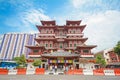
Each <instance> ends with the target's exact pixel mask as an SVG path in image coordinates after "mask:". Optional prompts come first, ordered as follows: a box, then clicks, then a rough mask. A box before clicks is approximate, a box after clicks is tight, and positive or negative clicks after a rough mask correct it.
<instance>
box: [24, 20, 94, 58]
mask: <svg viewBox="0 0 120 80" xmlns="http://www.w3.org/2000/svg"><path fill="white" fill-rule="evenodd" d="M41 24H42V25H37V26H36V27H37V28H38V30H39V32H40V33H39V34H38V37H37V38H35V40H36V41H37V42H38V44H37V45H35V46H30V45H27V46H26V47H28V48H29V49H31V52H30V53H29V55H33V56H34V55H38V56H39V55H41V54H44V53H51V52H55V51H59V50H64V51H68V52H71V53H77V54H80V56H81V57H94V55H93V54H92V52H91V49H92V48H94V47H96V45H86V44H85V41H86V40H87V39H88V38H84V34H83V30H84V28H85V27H86V25H81V20H80V21H66V25H63V26H59V25H56V22H55V21H41Z"/></svg>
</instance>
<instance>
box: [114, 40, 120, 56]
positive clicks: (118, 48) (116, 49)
mask: <svg viewBox="0 0 120 80" xmlns="http://www.w3.org/2000/svg"><path fill="white" fill-rule="evenodd" d="M114 52H115V53H116V54H118V55H119V56H120V41H118V43H117V45H116V46H115V47H114Z"/></svg>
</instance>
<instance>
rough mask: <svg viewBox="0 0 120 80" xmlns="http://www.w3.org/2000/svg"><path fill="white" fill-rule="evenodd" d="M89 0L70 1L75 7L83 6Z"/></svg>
mask: <svg viewBox="0 0 120 80" xmlns="http://www.w3.org/2000/svg"><path fill="white" fill-rule="evenodd" d="M90 1H91V0H71V3H72V4H73V6H74V7H75V8H78V7H80V6H83V5H84V4H86V3H89V2H90Z"/></svg>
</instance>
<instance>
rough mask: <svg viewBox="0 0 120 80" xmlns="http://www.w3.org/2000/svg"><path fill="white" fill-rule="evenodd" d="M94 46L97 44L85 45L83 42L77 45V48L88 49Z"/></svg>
mask: <svg viewBox="0 0 120 80" xmlns="http://www.w3.org/2000/svg"><path fill="white" fill-rule="evenodd" d="M95 47H97V45H85V44H83V45H78V46H77V48H90V49H92V48H95Z"/></svg>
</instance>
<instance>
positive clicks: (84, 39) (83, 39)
mask: <svg viewBox="0 0 120 80" xmlns="http://www.w3.org/2000/svg"><path fill="white" fill-rule="evenodd" d="M65 40H81V41H82V42H85V41H86V40H88V38H66V39H65Z"/></svg>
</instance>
